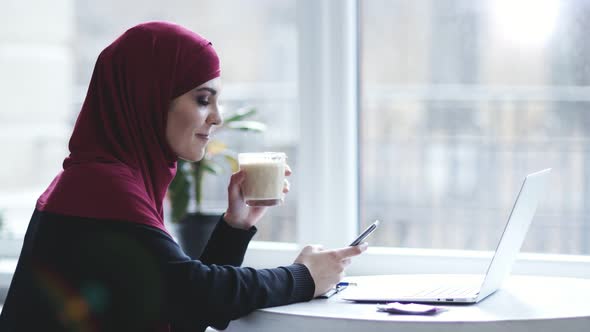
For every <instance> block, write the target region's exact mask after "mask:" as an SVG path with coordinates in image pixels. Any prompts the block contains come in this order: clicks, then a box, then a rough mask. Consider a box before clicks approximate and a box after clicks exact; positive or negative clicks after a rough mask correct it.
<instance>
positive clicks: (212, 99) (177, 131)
mask: <svg viewBox="0 0 590 332" xmlns="http://www.w3.org/2000/svg"><path fill="white" fill-rule="evenodd" d="M220 89H221V80H220V79H219V78H214V79H212V80H210V81H208V82H205V83H203V84H201V85H199V86H198V87H196V88H194V89H192V90H190V91H189V92H187V93H185V94H183V95H181V96H178V97H176V98H175V99H173V100H172V103H171V105H170V109H169V110H168V123H167V125H166V139H167V140H168V144H169V145H170V147H171V148H172V151H174V152H175V153H176V155H178V157H179V158H181V159H184V160H188V161H198V160H201V159H202V158H203V156H204V155H205V147H206V146H207V143H208V142H209V135H210V134H211V132H212V129H213V126H219V125H221V123H222V122H223V120H222V118H221V114H220V109H219V104H218V102H217V99H218V97H219V93H220Z"/></svg>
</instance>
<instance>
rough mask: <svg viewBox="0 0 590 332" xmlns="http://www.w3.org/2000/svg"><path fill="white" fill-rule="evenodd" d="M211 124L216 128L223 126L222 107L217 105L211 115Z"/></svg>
mask: <svg viewBox="0 0 590 332" xmlns="http://www.w3.org/2000/svg"><path fill="white" fill-rule="evenodd" d="M208 120H209V123H210V124H212V125H215V126H221V125H222V124H223V117H222V116H221V106H219V105H215V106H214V107H213V110H212V111H211V113H210V114H209V119H208Z"/></svg>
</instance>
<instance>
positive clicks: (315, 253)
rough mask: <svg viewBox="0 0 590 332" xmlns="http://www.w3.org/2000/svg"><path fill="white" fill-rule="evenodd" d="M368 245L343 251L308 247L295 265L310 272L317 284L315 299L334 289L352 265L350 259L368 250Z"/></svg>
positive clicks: (302, 251)
mask: <svg viewBox="0 0 590 332" xmlns="http://www.w3.org/2000/svg"><path fill="white" fill-rule="evenodd" d="M367 247H368V244H367V243H366V242H365V243H362V244H360V245H358V246H353V247H346V248H341V249H333V250H323V249H322V247H321V246H306V247H305V248H303V250H301V253H299V256H297V258H296V259H295V263H299V264H303V265H305V266H306V267H307V269H308V270H309V273H310V274H311V277H312V278H313V282H314V283H315V292H314V295H313V296H314V297H316V296H318V295H321V294H324V293H325V292H327V291H328V290H330V289H331V288H333V287H334V285H336V284H337V283H338V282H339V281H340V280H342V277H344V269H346V267H347V266H348V265H350V258H351V257H353V256H357V255H360V254H361V253H363V252H364V251H365V250H367Z"/></svg>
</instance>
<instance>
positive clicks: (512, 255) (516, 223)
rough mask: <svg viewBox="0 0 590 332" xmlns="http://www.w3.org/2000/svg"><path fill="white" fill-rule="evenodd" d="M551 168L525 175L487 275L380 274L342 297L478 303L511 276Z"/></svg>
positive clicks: (358, 299) (346, 291) (388, 300)
mask: <svg viewBox="0 0 590 332" xmlns="http://www.w3.org/2000/svg"><path fill="white" fill-rule="evenodd" d="M550 172H551V169H550V168H549V169H545V170H542V171H539V172H535V173H532V174H529V175H527V176H526V177H525V179H524V181H523V183H522V186H521V187H520V191H519V193H518V195H517V196H516V201H515V202H514V206H513V207H512V211H511V213H510V216H509V217H508V222H507V223H506V226H505V228H504V232H503V233H502V237H501V238H500V243H498V247H497V248H496V252H495V253H494V257H493V258H492V261H491V262H490V265H489V266H488V270H487V272H486V274H485V276H483V278H482V276H481V275H475V276H467V275H466V276H463V275H444V274H443V275H420V276H416V275H406V276H404V275H399V276H395V277H393V278H395V279H393V278H392V276H378V277H377V278H376V279H375V282H371V283H368V284H366V285H365V284H359V285H358V286H357V287H348V288H347V289H346V290H345V291H344V292H342V299H344V300H348V301H354V302H368V303H385V302H417V303H421V302H422V303H477V302H479V301H481V300H483V299H485V298H486V297H488V296H489V295H491V294H493V293H494V292H495V291H496V290H498V289H499V288H500V286H501V285H502V282H503V281H504V280H505V279H506V278H507V277H508V275H509V274H510V271H511V270H512V265H513V264H514V261H515V260H516V256H517V255H518V252H519V251H520V248H521V246H522V243H523V242H524V238H525V236H526V233H527V231H528V229H529V225H530V224H531V220H532V219H533V216H534V214H535V210H536V209H537V205H538V203H539V199H540V197H541V194H542V193H543V192H544V189H545V187H546V184H547V181H548V177H549V173H550Z"/></svg>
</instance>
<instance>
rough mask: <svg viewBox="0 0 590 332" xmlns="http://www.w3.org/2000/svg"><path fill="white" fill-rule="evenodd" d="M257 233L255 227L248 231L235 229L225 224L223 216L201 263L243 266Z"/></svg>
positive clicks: (208, 243) (204, 251) (201, 258)
mask: <svg viewBox="0 0 590 332" xmlns="http://www.w3.org/2000/svg"><path fill="white" fill-rule="evenodd" d="M257 231H258V230H257V229H256V227H255V226H252V227H251V228H250V229H248V230H242V229H237V228H233V227H231V226H229V225H228V224H227V223H226V222H225V220H224V219H223V216H222V217H221V218H220V220H219V222H218V223H217V226H216V227H215V229H214V230H213V233H212V234H211V238H210V239H209V242H207V246H206V247H205V250H203V254H201V257H200V260H201V262H203V263H205V264H218V265H233V266H240V265H242V262H243V261H244V255H245V254H246V249H248V244H249V243H250V240H252V237H254V235H255V234H256V232H257Z"/></svg>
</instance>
